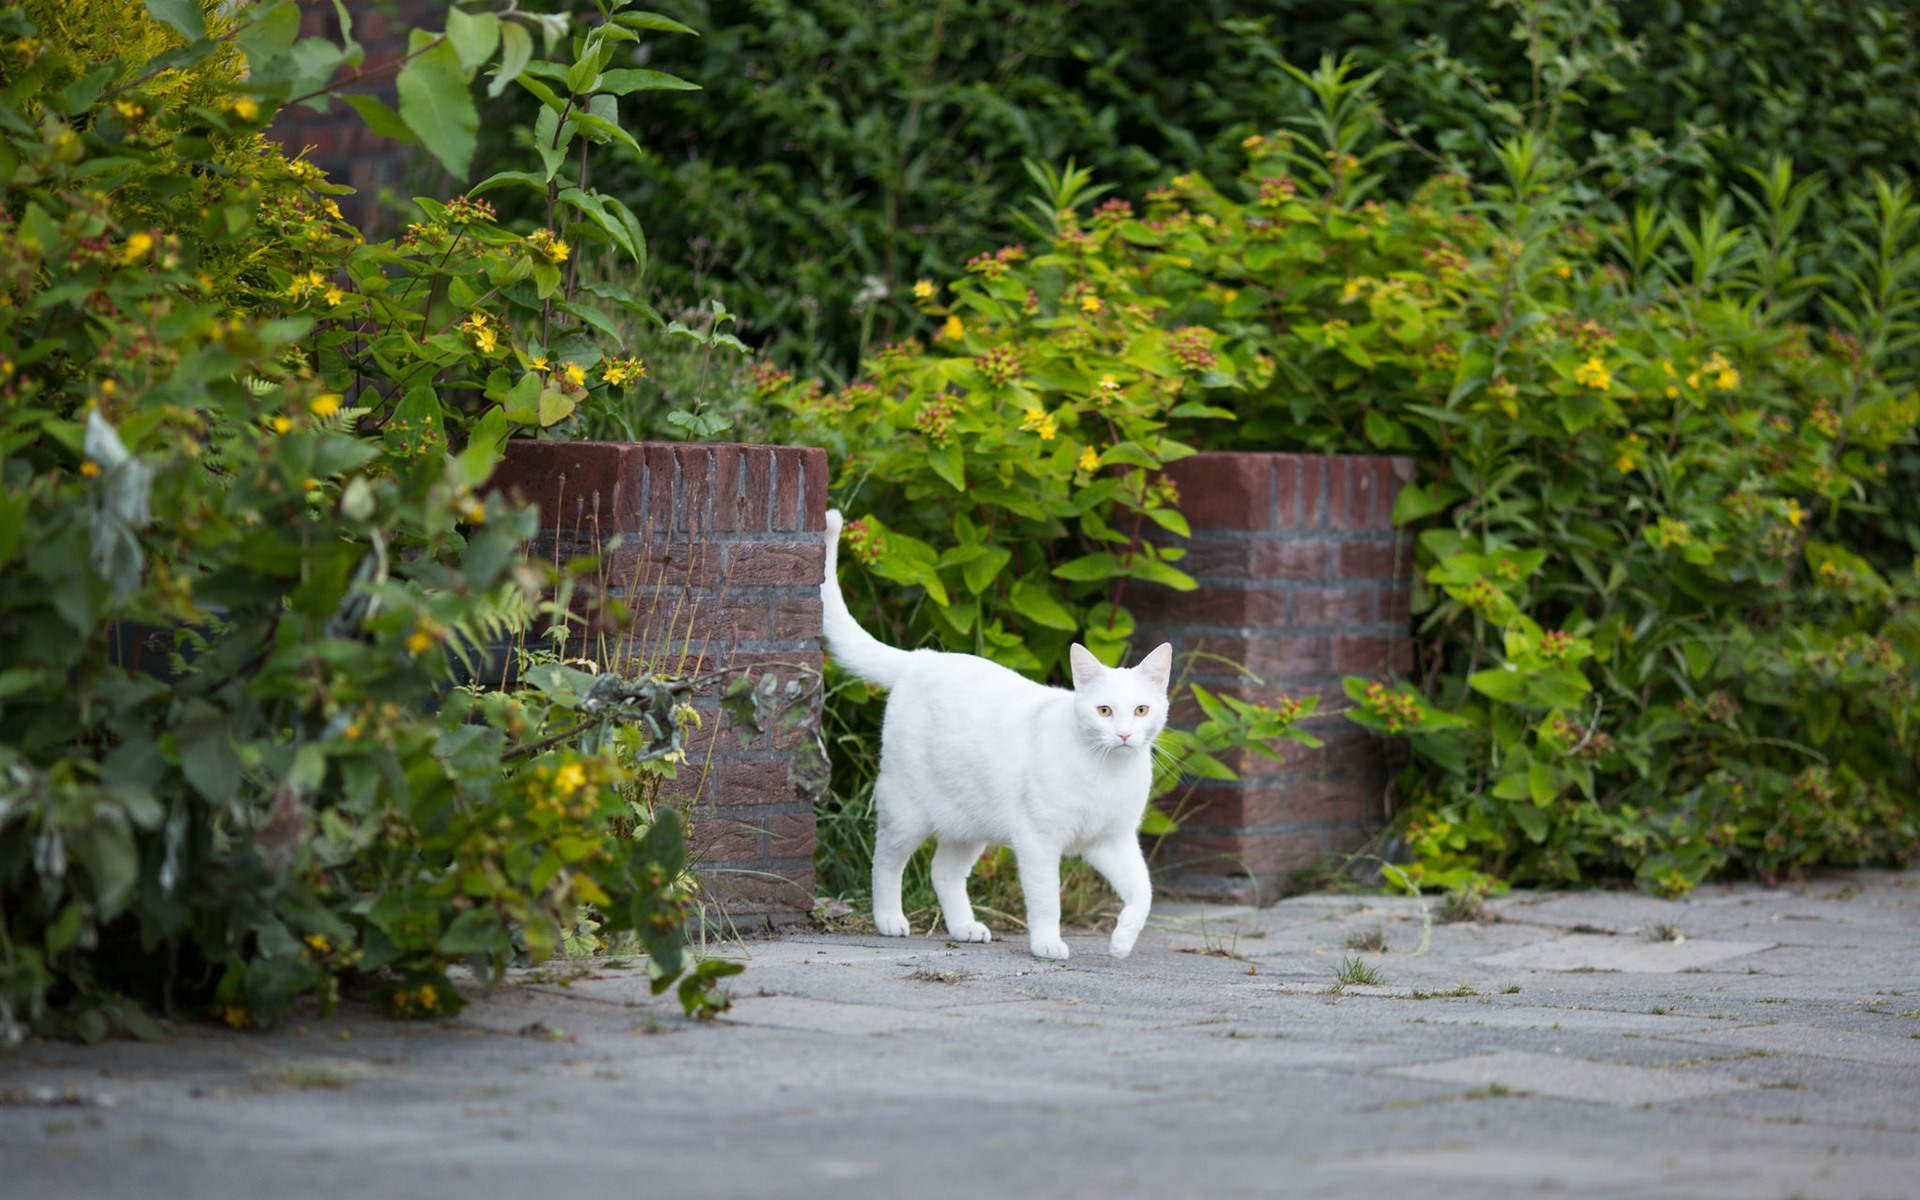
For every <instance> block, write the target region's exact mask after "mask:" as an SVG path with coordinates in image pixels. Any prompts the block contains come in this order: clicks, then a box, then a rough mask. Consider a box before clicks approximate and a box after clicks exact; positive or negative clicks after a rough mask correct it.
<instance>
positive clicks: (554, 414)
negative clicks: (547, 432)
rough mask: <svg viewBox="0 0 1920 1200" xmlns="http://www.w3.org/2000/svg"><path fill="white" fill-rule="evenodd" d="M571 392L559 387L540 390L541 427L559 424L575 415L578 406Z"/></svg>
mask: <svg viewBox="0 0 1920 1200" xmlns="http://www.w3.org/2000/svg"><path fill="white" fill-rule="evenodd" d="M577 403H578V402H577V401H576V400H575V399H574V397H573V394H572V393H571V392H563V391H561V390H560V389H559V388H557V387H548V388H542V389H541V391H540V427H541V428H542V429H545V428H546V427H547V426H549V425H558V424H559V423H560V422H562V421H564V420H566V419H567V418H568V417H570V416H572V415H573V410H574V408H575V407H576V406H577Z"/></svg>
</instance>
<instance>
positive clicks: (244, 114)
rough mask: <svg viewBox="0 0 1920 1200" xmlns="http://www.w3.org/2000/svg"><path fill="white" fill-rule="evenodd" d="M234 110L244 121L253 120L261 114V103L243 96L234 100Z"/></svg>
mask: <svg viewBox="0 0 1920 1200" xmlns="http://www.w3.org/2000/svg"><path fill="white" fill-rule="evenodd" d="M233 111H234V113H235V114H236V115H237V116H239V118H240V119H241V120H242V121H251V120H253V119H254V118H255V117H257V116H259V115H260V105H259V104H257V103H256V102H254V101H253V100H250V99H248V98H247V97H245V96H242V97H240V98H239V99H238V100H235V101H234V102H233Z"/></svg>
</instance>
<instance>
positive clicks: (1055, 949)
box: [1027, 933, 1067, 961]
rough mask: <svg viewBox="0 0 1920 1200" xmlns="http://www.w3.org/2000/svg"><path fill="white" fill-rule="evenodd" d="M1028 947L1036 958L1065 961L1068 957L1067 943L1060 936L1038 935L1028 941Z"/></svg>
mask: <svg viewBox="0 0 1920 1200" xmlns="http://www.w3.org/2000/svg"><path fill="white" fill-rule="evenodd" d="M1027 946H1028V948H1029V949H1031V950H1032V951H1033V956H1034V957H1035V958H1051V959H1054V960H1056V961H1064V960H1065V959H1066V957H1067V943H1066V942H1064V941H1062V940H1061V939H1060V938H1059V936H1058V935H1056V936H1054V937H1041V936H1040V935H1039V934H1037V933H1036V934H1034V935H1033V936H1032V937H1031V938H1029V939H1028V940H1027Z"/></svg>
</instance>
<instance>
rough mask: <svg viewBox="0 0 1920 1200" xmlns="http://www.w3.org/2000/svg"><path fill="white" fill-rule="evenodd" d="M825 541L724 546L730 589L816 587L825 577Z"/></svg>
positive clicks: (747, 542) (753, 542) (742, 543)
mask: <svg viewBox="0 0 1920 1200" xmlns="http://www.w3.org/2000/svg"><path fill="white" fill-rule="evenodd" d="M826 559H827V546H826V543H825V542H821V541H812V542H759V541H737V542H731V543H729V544H728V546H727V583H728V585H729V586H732V587H777V586H781V585H787V584H792V585H798V586H804V587H817V586H819V584H820V582H821V581H822V580H824V579H825V578H826Z"/></svg>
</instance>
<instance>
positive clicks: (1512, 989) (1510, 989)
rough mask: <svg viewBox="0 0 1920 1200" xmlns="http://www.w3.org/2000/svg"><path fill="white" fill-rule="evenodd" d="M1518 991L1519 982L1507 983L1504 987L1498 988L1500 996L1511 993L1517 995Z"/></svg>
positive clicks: (1510, 994)
mask: <svg viewBox="0 0 1920 1200" xmlns="http://www.w3.org/2000/svg"><path fill="white" fill-rule="evenodd" d="M1519 991H1520V985H1519V984H1517V983H1510V984H1508V985H1507V986H1505V987H1503V988H1501V989H1500V994H1501V995H1502V996H1513V995H1518V994H1519Z"/></svg>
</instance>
